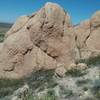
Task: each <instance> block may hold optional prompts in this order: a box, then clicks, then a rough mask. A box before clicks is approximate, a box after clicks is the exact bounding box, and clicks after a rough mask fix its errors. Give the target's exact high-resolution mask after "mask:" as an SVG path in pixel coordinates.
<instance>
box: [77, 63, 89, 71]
mask: <svg viewBox="0 0 100 100" xmlns="http://www.w3.org/2000/svg"><path fill="white" fill-rule="evenodd" d="M77 68H78V69H81V70H84V69H87V68H88V66H87V65H86V64H85V63H79V64H77Z"/></svg>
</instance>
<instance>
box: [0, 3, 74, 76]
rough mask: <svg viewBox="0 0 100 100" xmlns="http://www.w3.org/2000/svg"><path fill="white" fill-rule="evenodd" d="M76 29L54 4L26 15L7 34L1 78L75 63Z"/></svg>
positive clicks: (1, 58)
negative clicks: (61, 64) (60, 64)
mask: <svg viewBox="0 0 100 100" xmlns="http://www.w3.org/2000/svg"><path fill="white" fill-rule="evenodd" d="M74 38H75V35H74V29H73V26H72V24H71V20H70V16H69V15H68V13H66V12H65V11H64V10H63V8H61V7H60V6H59V5H57V4H55V3H46V4H45V6H44V7H43V8H41V9H40V10H39V11H38V12H37V13H35V14H32V15H31V16H23V17H20V18H19V19H18V21H17V22H16V23H15V24H14V25H13V26H12V28H11V29H10V30H9V31H8V32H7V34H6V39H5V41H4V43H3V48H2V50H1V53H0V75H3V74H5V75H4V76H5V77H13V78H14V77H16V78H21V77H24V76H27V75H28V74H30V73H31V72H35V71H37V70H49V69H55V68H56V67H57V64H58V62H59V63H63V64H64V65H66V67H68V66H69V65H70V63H72V62H74V47H75V41H74Z"/></svg>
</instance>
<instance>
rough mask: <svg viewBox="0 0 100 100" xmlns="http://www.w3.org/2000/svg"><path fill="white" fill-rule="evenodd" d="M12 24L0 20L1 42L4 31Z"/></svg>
mask: <svg viewBox="0 0 100 100" xmlns="http://www.w3.org/2000/svg"><path fill="white" fill-rule="evenodd" d="M11 26H12V24H9V23H1V22H0V42H3V40H4V35H5V33H6V32H7V31H8V30H9V29H10V28H11Z"/></svg>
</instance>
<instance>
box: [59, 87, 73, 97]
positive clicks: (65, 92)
mask: <svg viewBox="0 0 100 100" xmlns="http://www.w3.org/2000/svg"><path fill="white" fill-rule="evenodd" d="M60 95H61V96H63V97H64V98H68V97H71V96H73V95H74V94H73V91H72V90H70V89H66V88H65V87H63V86H60Z"/></svg>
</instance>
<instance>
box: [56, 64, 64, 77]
mask: <svg viewBox="0 0 100 100" xmlns="http://www.w3.org/2000/svg"><path fill="white" fill-rule="evenodd" d="M55 73H56V74H57V75H58V76H60V77H63V76H64V75H65V73H66V69H65V68H64V67H63V66H60V67H58V68H56V70H55Z"/></svg>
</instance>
